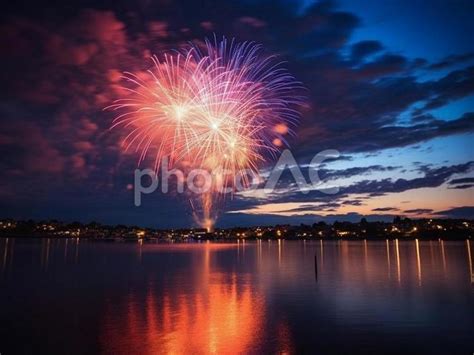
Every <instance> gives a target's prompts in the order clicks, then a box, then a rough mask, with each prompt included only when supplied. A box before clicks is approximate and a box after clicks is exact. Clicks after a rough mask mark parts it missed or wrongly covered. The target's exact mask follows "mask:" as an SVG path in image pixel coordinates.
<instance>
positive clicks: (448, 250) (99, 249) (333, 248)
mask: <svg viewBox="0 0 474 355" xmlns="http://www.w3.org/2000/svg"><path fill="white" fill-rule="evenodd" d="M473 252H474V249H473V246H472V243H471V244H469V242H468V241H464V242H463V241H460V242H446V241H444V242H443V241H420V242H418V241H367V242H365V241H324V242H322V241H306V242H303V241H283V240H282V241H280V242H278V241H272V242H268V241H262V242H246V243H239V244H237V243H235V244H214V243H199V244H143V245H140V244H135V243H106V242H93V241H85V240H81V241H79V240H76V239H68V240H54V239H40V240H29V239H11V238H10V239H1V240H0V319H1V326H0V353H1V354H2V355H9V354H17V353H28V354H43V353H45V354H56V353H61V354H64V353H69V354H75V353H87V354H93V353H105V354H135V353H139V354H146V353H153V354H156V353H174V354H181V353H182V354H191V353H301V352H307V353H321V354H328V353H338V354H341V353H350V354H355V353H356V354H357V353H362V354H370V353H377V354H388V353H400V352H409V353H429V354H434V353H439V354H448V353H449V354H457V353H459V354H472V352H473V351H474V283H473V282H474V279H473V265H472V258H473V255H472V254H473ZM315 263H316V265H315Z"/></svg>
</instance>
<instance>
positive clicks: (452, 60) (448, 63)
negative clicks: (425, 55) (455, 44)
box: [428, 52, 474, 70]
mask: <svg viewBox="0 0 474 355" xmlns="http://www.w3.org/2000/svg"><path fill="white" fill-rule="evenodd" d="M473 59H474V53H472V52H471V53H463V54H454V55H449V56H447V57H445V58H443V59H442V60H440V61H439V62H436V63H432V64H430V65H429V66H428V69H432V70H439V69H446V68H449V67H452V66H454V65H457V64H461V63H464V62H467V61H470V60H473Z"/></svg>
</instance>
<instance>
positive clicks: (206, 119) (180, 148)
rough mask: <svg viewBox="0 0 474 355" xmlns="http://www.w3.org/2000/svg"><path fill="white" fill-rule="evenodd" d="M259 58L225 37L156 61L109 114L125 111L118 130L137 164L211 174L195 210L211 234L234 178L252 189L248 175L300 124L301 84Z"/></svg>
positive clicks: (132, 80) (255, 48)
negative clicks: (216, 207)
mask: <svg viewBox="0 0 474 355" xmlns="http://www.w3.org/2000/svg"><path fill="white" fill-rule="evenodd" d="M261 51H262V49H261V47H260V46H259V45H256V44H254V43H251V42H244V43H240V44H239V43H236V42H234V41H233V40H232V41H227V40H226V39H225V38H224V39H223V40H222V41H220V42H218V41H216V40H214V42H211V41H208V40H206V42H205V45H204V46H202V47H199V46H194V45H191V46H190V47H189V48H187V49H184V50H182V51H180V52H176V53H173V54H166V55H164V57H163V59H162V60H159V59H158V58H157V57H156V56H155V57H153V58H152V60H153V64H154V65H153V67H152V68H151V69H150V70H148V72H147V74H146V75H136V74H133V73H129V72H126V73H125V74H124V79H125V81H126V82H127V83H128V84H127V86H126V87H125V88H124V89H125V90H126V92H127V93H128V95H126V96H125V97H123V98H121V99H120V100H117V101H116V102H115V103H114V104H113V105H111V106H109V107H108V109H112V110H116V111H117V112H119V115H118V116H117V117H116V118H115V119H114V122H113V125H112V128H117V127H119V128H120V129H122V130H123V131H124V132H125V134H126V136H125V138H124V142H123V144H124V147H125V149H127V150H128V149H131V148H134V149H135V151H136V152H137V153H138V154H139V164H140V163H141V162H143V161H144V160H145V159H146V158H149V157H153V160H154V169H155V171H158V170H159V167H160V164H161V162H162V161H163V160H164V158H166V159H167V162H168V164H169V166H170V167H180V168H188V169H197V168H199V169H205V170H206V171H210V172H211V173H212V176H214V177H215V179H214V180H213V184H212V187H211V188H210V189H209V191H207V192H205V193H203V194H201V196H199V198H198V199H196V201H198V203H199V205H200V208H195V211H198V210H200V211H201V212H200V216H198V213H195V217H196V219H197V220H198V222H199V223H200V224H201V225H204V226H206V227H207V228H208V229H209V228H210V227H211V226H212V224H213V222H214V220H215V217H216V212H215V211H214V207H213V206H214V205H215V204H216V201H217V200H219V195H220V192H221V191H222V187H223V186H225V187H227V188H228V187H230V188H231V189H232V188H233V187H234V186H235V184H236V179H243V180H244V181H243V183H244V184H248V181H247V179H246V176H248V174H246V173H245V174H244V173H243V172H248V171H253V172H257V171H258V168H259V166H261V164H262V163H264V162H265V161H266V160H267V159H270V158H272V157H274V156H275V154H276V153H277V152H278V150H279V149H280V147H281V146H284V145H286V144H287V143H286V140H285V136H286V135H287V134H292V133H293V131H292V127H294V126H295V125H296V123H297V122H298V120H299V112H298V111H297V110H296V109H297V106H298V105H300V104H301V103H302V100H303V99H302V97H301V96H298V95H297V94H296V93H297V92H298V91H300V90H301V85H300V84H299V83H298V82H296V81H295V79H294V77H293V76H291V75H290V74H289V73H288V72H287V71H286V70H285V69H284V68H282V66H281V63H279V62H276V60H275V57H274V56H267V57H264V56H262V55H261ZM191 203H192V201H191ZM192 205H193V208H194V207H196V206H195V203H194V204H193V203H192Z"/></svg>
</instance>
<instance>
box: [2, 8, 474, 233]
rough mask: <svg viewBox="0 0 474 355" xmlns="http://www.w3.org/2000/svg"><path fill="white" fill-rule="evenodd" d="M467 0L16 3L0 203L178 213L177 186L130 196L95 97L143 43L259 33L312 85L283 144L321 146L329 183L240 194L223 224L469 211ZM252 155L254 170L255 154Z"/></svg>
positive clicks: (183, 206)
mask: <svg viewBox="0 0 474 355" xmlns="http://www.w3.org/2000/svg"><path fill="white" fill-rule="evenodd" d="M473 15H474V2H472V1H468V0H466V1H460V0H453V1H448V0H445V1H437V0H430V1H428V0H426V1H422V0H419V1H413V0H410V1H394V0H390V1H375V0H374V1H367V0H364V1H349V0H343V1H338V2H331V1H314V2H313V1H300V2H298V1H290V0H288V1H276V0H268V1H250V0H247V1H245V0H241V1H171V0H157V1H152V0H138V1H124V0H114V1H104V2H99V1H74V0H71V1H61V2H57V3H56V4H54V2H49V3H47V4H42V3H41V2H40V1H31V2H28V1H21V0H20V1H11V2H8V3H7V4H5V5H3V11H2V14H1V15H0V18H1V24H0V26H1V32H0V33H1V42H0V43H1V59H0V60H1V66H2V71H1V74H0V75H1V83H2V85H1V89H0V90H1V101H0V117H1V120H0V152H1V160H0V164H1V165H0V174H1V175H0V217H12V218H18V219H28V218H34V219H50V218H54V219H60V220H66V221H75V220H78V221H83V222H89V221H93V220H94V221H98V222H102V223H112V224H116V223H124V224H139V225H144V226H154V227H183V226H189V225H192V224H193V220H192V214H191V209H190V206H189V203H188V202H187V200H186V199H185V198H180V197H177V196H173V195H172V194H167V195H164V194H161V193H159V192H156V193H154V194H150V195H147V196H144V198H143V204H142V206H141V207H135V206H134V204H133V191H132V189H130V186H131V184H133V170H134V169H135V167H136V163H137V158H136V155H135V154H133V152H128V153H125V152H124V151H123V149H122V147H121V138H123V137H122V136H121V132H120V131H110V130H109V129H108V128H109V127H110V126H111V122H112V119H113V115H111V113H110V112H104V111H103V108H104V107H105V106H107V105H108V104H110V103H111V102H112V101H113V100H114V99H116V98H117V96H118V95H119V94H120V90H121V89H120V75H121V73H122V72H123V71H126V70H127V71H142V70H146V69H147V68H149V67H150V65H151V62H150V60H149V57H150V55H151V54H159V53H162V52H163V51H166V50H170V49H173V48H179V47H180V46H182V45H184V44H185V43H187V42H188V41H202V40H203V39H204V38H205V37H213V36H214V33H215V34H216V36H218V37H221V36H227V37H229V38H236V39H237V40H238V41H246V40H252V41H256V42H258V43H262V44H263V45H264V48H265V50H266V51H268V52H269V53H276V54H278V55H280V57H281V58H282V60H284V61H286V62H287V63H286V64H285V65H286V67H287V68H288V69H289V70H290V72H291V73H292V74H294V76H295V77H296V78H297V79H298V80H299V81H301V82H302V83H303V85H304V86H305V88H306V89H307V96H308V108H306V109H305V110H303V112H302V119H301V122H300V125H299V126H298V127H297V128H296V136H295V137H292V138H290V148H291V151H292V152H293V154H294V155H295V157H296V158H297V160H298V162H299V163H300V164H303V165H304V164H308V163H309V161H310V160H311V158H312V156H313V155H314V154H316V153H318V152H320V151H322V150H325V149H337V150H339V151H340V152H341V154H342V156H341V157H340V158H339V159H337V160H334V161H330V162H328V163H327V164H325V166H324V167H323V171H322V172H321V176H322V177H324V179H325V182H326V183H327V184H328V186H338V187H339V188H340V192H339V193H338V194H336V195H325V194H323V193H321V192H318V191H316V190H315V191H311V192H310V193H308V194H302V193H301V192H298V191H296V190H295V189H294V180H292V179H291V176H288V177H286V176H285V179H283V181H282V182H281V184H280V185H279V189H278V191H277V192H275V193H273V194H271V195H266V196H263V195H262V194H261V193H260V191H255V192H253V193H248V194H237V195H235V196H234V197H233V199H228V200H227V201H226V204H225V207H224V208H223V211H222V215H221V218H220V219H219V221H218V225H219V226H233V225H255V224H275V223H302V222H304V223H313V222H315V221H319V220H325V221H329V222H332V221H334V220H339V221H341V220H349V221H358V220H360V218H361V216H367V218H368V219H369V220H391V219H392V218H393V216H394V215H405V216H409V217H412V218H417V217H430V216H433V217H466V218H474V143H473V142H474V140H473V138H474V42H473V41H472V34H473V33H474V21H472V18H473ZM262 169H265V167H263V168H262Z"/></svg>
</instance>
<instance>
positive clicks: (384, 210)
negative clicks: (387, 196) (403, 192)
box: [372, 207, 399, 212]
mask: <svg viewBox="0 0 474 355" xmlns="http://www.w3.org/2000/svg"><path fill="white" fill-rule="evenodd" d="M398 210H399V209H398V208H396V207H377V208H373V209H372V211H374V212H389V211H398Z"/></svg>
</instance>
